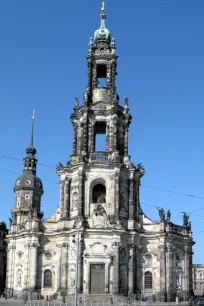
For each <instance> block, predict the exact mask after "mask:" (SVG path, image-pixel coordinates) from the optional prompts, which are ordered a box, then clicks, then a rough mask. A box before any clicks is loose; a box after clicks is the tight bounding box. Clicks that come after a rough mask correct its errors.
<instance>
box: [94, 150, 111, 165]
mask: <svg viewBox="0 0 204 306" xmlns="http://www.w3.org/2000/svg"><path fill="white" fill-rule="evenodd" d="M108 155H109V154H108V153H107V152H103V151H99V152H93V153H91V154H90V161H91V163H94V164H108V163H109V160H108Z"/></svg>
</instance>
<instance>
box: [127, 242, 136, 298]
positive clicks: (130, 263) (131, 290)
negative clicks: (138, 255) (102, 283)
mask: <svg viewBox="0 0 204 306" xmlns="http://www.w3.org/2000/svg"><path fill="white" fill-rule="evenodd" d="M134 273H135V271H134V245H129V261H128V294H133V293H134V287H135V284H134Z"/></svg>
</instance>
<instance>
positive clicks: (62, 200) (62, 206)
mask: <svg viewBox="0 0 204 306" xmlns="http://www.w3.org/2000/svg"><path fill="white" fill-rule="evenodd" d="M63 215H64V181H63V180H60V219H61V220H63Z"/></svg>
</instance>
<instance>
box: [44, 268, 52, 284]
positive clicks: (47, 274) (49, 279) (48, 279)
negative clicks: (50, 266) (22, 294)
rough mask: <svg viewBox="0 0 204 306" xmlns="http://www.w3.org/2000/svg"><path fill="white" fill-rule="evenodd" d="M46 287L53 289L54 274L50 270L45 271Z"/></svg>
mask: <svg viewBox="0 0 204 306" xmlns="http://www.w3.org/2000/svg"><path fill="white" fill-rule="evenodd" d="M44 287H46V288H50V287H52V272H51V271H50V270H45V272H44Z"/></svg>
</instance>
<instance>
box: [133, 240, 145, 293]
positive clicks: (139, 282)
mask: <svg viewBox="0 0 204 306" xmlns="http://www.w3.org/2000/svg"><path fill="white" fill-rule="evenodd" d="M135 248H136V250H135V251H136V252H135V253H136V273H135V282H136V284H135V289H136V292H137V293H141V290H142V288H143V286H142V277H141V275H142V273H141V263H140V250H141V249H142V246H141V245H140V244H137V245H136V246H135Z"/></svg>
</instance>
